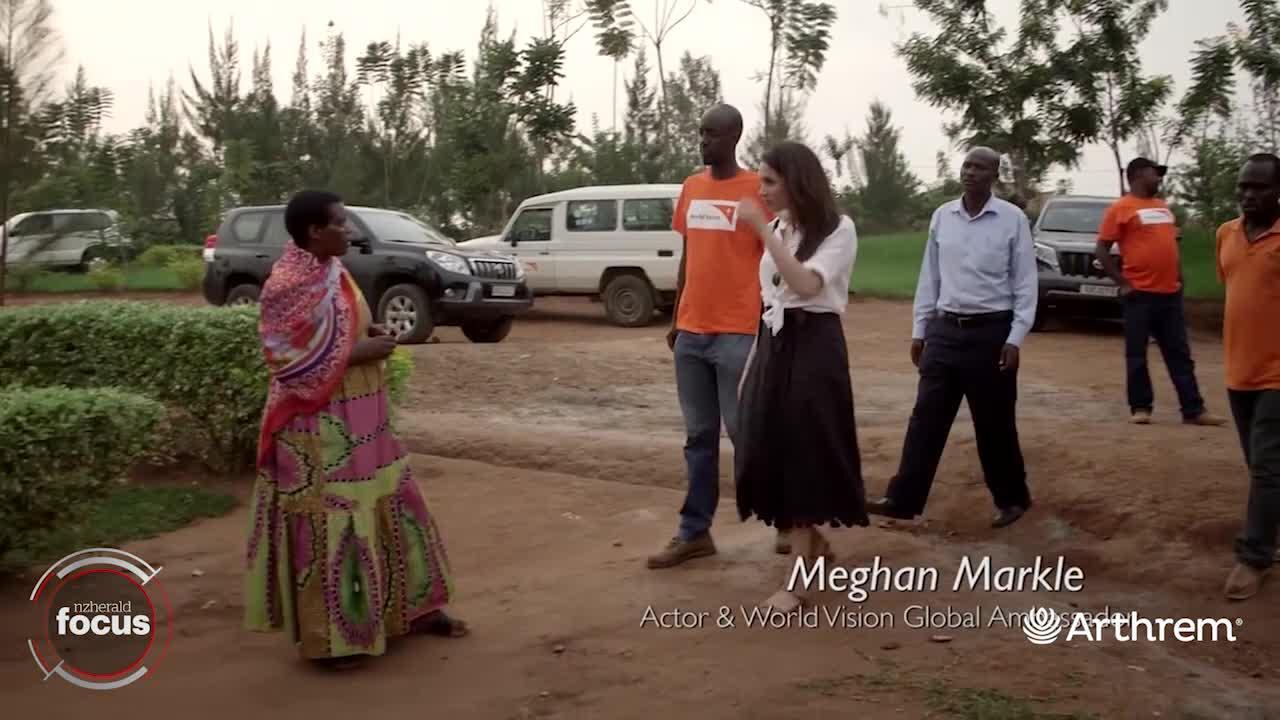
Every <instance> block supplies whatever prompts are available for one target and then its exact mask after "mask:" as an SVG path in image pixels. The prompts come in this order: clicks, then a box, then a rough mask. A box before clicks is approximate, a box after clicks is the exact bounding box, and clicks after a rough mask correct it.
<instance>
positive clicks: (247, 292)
mask: <svg viewBox="0 0 1280 720" xmlns="http://www.w3.org/2000/svg"><path fill="white" fill-rule="evenodd" d="M261 292H262V288H260V287H258V286H257V285H253V284H251V283H245V284H244V285H237V286H235V287H233V288H231V292H229V293H227V305H229V306H231V307H243V306H246V305H257V304H258V295H259V293H261Z"/></svg>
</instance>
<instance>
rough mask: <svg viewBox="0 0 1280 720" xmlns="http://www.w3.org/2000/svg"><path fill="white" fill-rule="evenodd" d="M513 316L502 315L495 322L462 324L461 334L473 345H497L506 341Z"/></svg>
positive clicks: (513, 320) (513, 319)
mask: <svg viewBox="0 0 1280 720" xmlns="http://www.w3.org/2000/svg"><path fill="white" fill-rule="evenodd" d="M514 323H515V316H513V315H504V316H502V317H500V318H498V319H497V320H489V321H487V322H478V321H474V320H472V321H469V322H464V323H462V334H463V335H466V336H467V339H468V340H470V341H471V342H473V343H497V342H502V341H503V340H504V339H506V337H507V335H509V334H510V333H511V326H512V325H513V324H514Z"/></svg>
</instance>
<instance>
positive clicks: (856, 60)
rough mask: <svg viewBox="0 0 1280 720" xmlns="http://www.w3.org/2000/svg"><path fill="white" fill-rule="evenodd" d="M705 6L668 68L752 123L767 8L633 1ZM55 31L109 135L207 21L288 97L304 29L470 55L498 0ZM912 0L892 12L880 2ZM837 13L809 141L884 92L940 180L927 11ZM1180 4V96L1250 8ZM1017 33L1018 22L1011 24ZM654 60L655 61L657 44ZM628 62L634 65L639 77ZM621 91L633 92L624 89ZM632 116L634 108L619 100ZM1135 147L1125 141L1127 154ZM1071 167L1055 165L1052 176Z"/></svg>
mask: <svg viewBox="0 0 1280 720" xmlns="http://www.w3.org/2000/svg"><path fill="white" fill-rule="evenodd" d="M670 2H679V3H680V4H681V5H682V6H687V5H688V4H689V3H693V2H696V3H697V5H698V7H697V9H696V10H695V11H694V13H693V15H691V16H690V18H689V19H688V20H687V21H685V22H684V23H683V24H682V25H680V26H679V27H677V28H676V29H675V30H674V31H673V32H672V33H671V35H670V36H669V38H668V39H667V42H666V43H665V44H664V47H663V57H664V60H665V62H666V64H667V68H668V71H671V69H673V68H674V67H676V64H677V61H678V59H679V56H680V55H681V54H682V53H683V52H684V51H686V50H689V51H691V52H693V53H694V54H697V55H709V56H711V58H712V62H713V63H714V65H715V67H716V69H717V70H719V71H720V76H721V81H722V83H723V87H724V94H725V99H726V101H728V102H730V103H733V104H735V105H737V106H738V107H739V108H740V109H741V110H742V111H743V115H744V116H745V118H746V122H747V126H748V128H751V127H752V126H754V125H755V124H756V123H757V122H758V118H759V117H760V112H759V110H758V107H757V106H758V105H759V102H760V98H761V94H762V85H761V84H760V83H759V82H758V81H757V80H755V77H754V76H755V74H756V73H757V72H759V71H760V70H762V69H763V68H765V67H766V63H767V61H768V47H769V45H768V24H767V21H766V19H765V17H764V15H763V14H762V13H760V11H758V10H756V9H753V8H750V7H748V6H746V5H744V4H743V3H742V2H741V0H712V1H711V2H706V1H705V0H631V5H632V7H633V8H634V9H635V11H636V13H637V14H638V15H640V16H641V17H642V18H643V19H645V20H646V22H647V23H648V24H649V25H650V27H652V25H653V23H652V18H653V16H654V11H655V6H656V5H658V4H662V3H670ZM54 4H55V7H56V12H57V16H56V22H57V28H58V30H59V32H60V33H61V35H62V39H63V43H64V46H65V49H66V60H65V63H66V66H65V68H64V70H63V73H64V76H65V78H66V79H67V80H69V79H70V78H71V76H72V74H73V73H74V72H75V67H76V65H77V64H83V65H84V66H85V68H86V71H87V73H88V76H89V80H90V82H91V83H93V84H97V85H106V86H109V87H110V88H112V89H113V90H114V91H115V95H116V106H115V110H114V113H113V117H111V118H110V119H109V121H108V123H107V126H108V127H107V129H108V130H111V131H119V130H125V129H127V128H130V127H133V126H135V125H138V124H140V123H141V122H142V121H143V117H144V112H145V107H146V99H147V90H148V87H149V84H151V83H155V84H156V85H157V86H160V85H162V84H163V83H164V82H166V81H167V79H168V77H169V76H170V74H171V73H172V74H173V75H175V76H176V77H177V79H178V81H179V82H180V83H181V84H183V85H184V86H189V73H188V68H189V67H191V66H194V67H195V69H196V71H197V72H199V73H201V75H202V76H204V75H205V74H206V73H207V47H208V27H209V23H212V24H213V28H214V32H215V34H216V35H217V37H218V38H219V40H220V39H221V36H222V31H223V29H224V28H225V27H226V26H227V24H228V23H229V22H232V21H234V23H235V28H236V30H237V35H238V38H239V41H240V44H241V48H242V52H243V57H242V66H243V68H244V76H245V87H246V88H247V87H248V73H249V69H250V67H251V61H252V52H253V48H254V46H255V45H257V46H264V45H265V44H266V43H267V42H270V43H271V46H272V56H273V62H274V65H273V71H274V75H275V78H276V92H277V96H278V97H281V99H282V100H283V101H286V102H287V100H288V97H289V88H290V86H291V83H290V75H291V73H292V72H293V65H294V60H295V58H296V56H297V49H298V41H299V36H300V33H301V31H302V28H303V26H305V27H306V28H307V31H308V42H309V44H310V45H311V46H312V53H311V56H312V60H311V70H312V72H313V73H314V72H317V71H318V69H319V58H318V53H317V52H316V50H315V46H316V43H318V42H319V41H320V40H321V39H323V37H324V35H325V32H326V26H327V24H328V23H329V21H333V22H334V23H335V24H336V26H337V27H338V28H339V29H341V30H342V31H343V32H344V34H345V36H346V39H347V45H348V49H349V51H350V52H349V54H350V55H351V56H352V59H351V60H350V61H349V62H351V63H352V65H353V66H354V56H355V54H356V53H357V52H358V51H359V50H360V49H362V48H363V47H364V46H365V45H366V44H367V43H369V42H373V41H378V40H389V41H394V39H395V37H396V34H397V33H399V34H400V37H401V38H402V39H403V40H404V42H406V43H408V42H426V43H428V44H429V45H430V47H431V49H432V50H433V51H436V52H443V51H448V50H463V51H465V52H466V53H467V56H468V58H472V57H474V53H475V47H476V41H477V39H478V37H479V32H480V29H481V27H482V26H483V24H484V19H485V14H486V11H487V8H488V5H489V3H488V2H486V0H447V1H442V0H416V1H406V0H361V1H360V2H351V1H350V0H342V1H339V0H111V1H107V2H104V1H103V0H54ZM492 4H493V6H494V7H495V8H496V9H497V12H498V21H499V25H500V35H502V36H503V37H505V36H506V35H507V34H509V33H510V32H511V31H512V30H513V29H514V30H515V31H516V33H517V39H518V40H520V41H521V42H523V39H524V38H527V37H529V36H530V35H535V34H540V33H541V31H542V20H541V8H542V0H493V2H492ZM882 4H884V5H890V6H907V7H905V8H904V9H901V10H891V11H890V13H889V16H888V17H885V16H882V15H881V13H880V12H879V11H878V8H879V7H880V6H881V5H882ZM835 5H836V7H837V11H838V13H839V19H838V21H837V24H836V25H835V26H834V27H833V29H832V38H831V50H830V52H829V54H828V56H827V64H826V67H825V68H824V70H823V72H822V74H821V76H820V78H819V83H818V87H817V90H816V91H815V92H814V93H813V95H812V96H811V97H810V99H809V102H808V105H807V110H806V114H805V123H806V125H807V127H808V130H809V139H810V141H811V142H812V143H814V144H815V145H817V144H819V143H821V141H822V138H823V137H824V136H825V135H826V134H833V135H836V136H838V137H842V136H843V134H844V130H845V129H846V128H848V129H850V130H851V131H852V132H853V133H854V134H855V135H856V134H858V133H860V132H861V131H862V129H863V127H864V126H865V123H866V115H867V108H868V106H869V105H870V104H871V102H872V101H874V100H875V99H877V98H878V99H880V100H881V101H883V102H885V103H886V104H887V105H888V106H889V107H890V108H891V109H892V110H893V112H894V118H895V121H896V123H897V124H898V125H899V126H901V128H902V131H903V144H904V150H905V152H906V155H907V159H908V162H909V163H910V164H911V165H912V167H913V169H914V170H915V171H916V173H917V174H918V175H920V176H921V177H922V178H923V179H925V180H932V179H933V178H934V176H935V172H934V155H935V153H936V152H937V151H938V150H949V148H948V147H947V142H946V139H945V137H944V136H943V134H942V130H941V124H942V123H941V120H942V118H941V116H940V115H939V113H938V112H937V111H935V110H934V109H932V108H930V107H929V106H927V105H926V104H925V103H923V102H920V101H918V100H917V99H916V98H915V95H914V93H913V92H912V90H911V79H910V77H909V76H908V74H907V72H906V69H905V64H904V63H903V61H902V60H901V59H899V58H898V57H897V56H896V55H895V53H894V43H895V42H898V41H900V40H903V39H905V38H906V37H908V36H909V35H910V33H911V32H913V31H923V32H929V31H930V29H931V28H930V23H929V22H928V20H927V18H926V17H925V15H924V14H923V13H921V12H919V11H916V10H914V9H913V8H911V7H909V6H910V5H911V3H910V2H909V0H884V2H883V3H882V2H881V0H835ZM989 5H990V7H992V8H993V10H994V11H995V12H996V13H997V14H998V16H999V17H1000V19H1001V21H1002V22H1005V23H1006V24H1008V23H1011V22H1012V23H1016V20H1017V5H1018V0H990V1H989ZM1169 5H1170V7H1169V10H1168V12H1166V13H1165V14H1164V15H1163V16H1161V17H1160V18H1159V20H1157V22H1156V24H1155V26H1154V28H1153V30H1152V33H1151V37H1150V38H1149V39H1148V40H1147V42H1146V43H1145V45H1144V47H1143V56H1144V62H1145V63H1146V70H1147V71H1148V72H1152V73H1166V74H1169V75H1172V76H1173V78H1174V81H1175V83H1176V87H1177V94H1178V95H1180V94H1181V91H1182V90H1183V89H1185V87H1186V85H1187V81H1188V59H1189V58H1190V55H1191V53H1192V51H1193V50H1194V44H1195V41H1196V40H1198V39H1200V38H1203V37H1206V36H1208V35H1211V34H1217V33H1220V32H1222V31H1223V30H1224V29H1225V27H1226V24H1227V23H1228V22H1230V21H1240V20H1241V19H1242V13H1241V11H1240V8H1239V7H1238V4H1237V3H1236V2H1235V0H1170V2H1169ZM1011 27H1016V26H1011ZM591 31H592V28H591V27H590V26H588V27H587V28H585V29H583V30H582V31H581V32H580V33H579V34H578V35H577V36H575V37H574V38H573V39H572V41H571V42H570V43H569V46H568V48H567V53H568V62H567V63H566V78H565V79H564V93H565V94H564V95H559V97H565V96H569V97H572V99H573V100H574V102H575V103H576V104H577V106H578V108H579V116H578V121H579V126H580V127H581V128H583V129H585V130H588V131H589V128H590V123H591V116H592V114H593V113H594V114H597V115H598V116H599V118H600V123H601V125H602V126H603V127H604V128H608V127H609V126H610V125H611V123H612V110H611V103H612V93H611V89H612V83H613V64H612V62H610V61H608V60H606V59H603V58H599V57H598V56H597V54H596V53H597V50H596V45H595V40H594V38H593V36H592V34H591ZM650 60H651V62H652V61H653V60H654V56H653V54H652V48H650ZM630 65H631V63H630V61H627V62H624V63H623V68H624V69H625V70H627V71H628V72H629V70H630ZM619 94H620V96H621V91H620V93H619ZM619 106H620V107H619V116H621V112H622V110H621V107H622V103H619ZM1132 152H1133V149H1132V148H1126V156H1125V159H1126V160H1127V159H1128V158H1129V157H1130V156H1131V155H1132ZM1113 168H1114V162H1113V161H1112V159H1111V156H1110V152H1109V151H1107V150H1106V149H1104V148H1099V147H1091V148H1089V149H1087V151H1086V153H1085V156H1084V160H1083V162H1082V165H1081V168H1080V169H1079V170H1078V171H1076V172H1073V173H1070V175H1069V177H1070V178H1071V179H1072V181H1073V182H1074V187H1075V190H1076V192H1085V193H1109V194H1114V193H1115V192H1117V190H1118V188H1117V179H1116V175H1115V170H1114V169H1113ZM1061 175H1062V173H1055V175H1054V178H1055V179H1056V178H1057V177H1060V176H1061Z"/></svg>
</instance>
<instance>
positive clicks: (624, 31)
mask: <svg viewBox="0 0 1280 720" xmlns="http://www.w3.org/2000/svg"><path fill="white" fill-rule="evenodd" d="M587 10H588V12H590V13H591V21H592V23H593V24H594V25H595V27H596V30H597V34H596V44H597V45H598V46H599V49H600V55H602V56H603V57H607V58H610V59H612V60H613V101H612V102H611V103H610V108H611V111H612V113H613V122H612V129H613V130H615V131H616V130H617V129H618V69H619V66H620V65H621V64H622V61H623V60H624V59H626V57H627V56H628V55H630V54H631V52H632V51H633V50H635V45H636V34H635V31H634V30H633V29H632V27H634V25H635V20H634V18H633V17H632V15H631V5H630V4H629V3H628V2H627V0H590V1H589V2H588V3H587Z"/></svg>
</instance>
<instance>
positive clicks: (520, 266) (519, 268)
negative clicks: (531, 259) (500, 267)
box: [511, 258, 524, 280]
mask: <svg viewBox="0 0 1280 720" xmlns="http://www.w3.org/2000/svg"><path fill="white" fill-rule="evenodd" d="M511 262H513V263H515V264H516V279H517V280H523V279H524V263H522V262H520V261H519V260H517V259H515V258H511Z"/></svg>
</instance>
